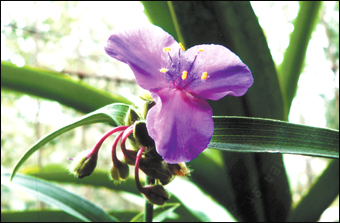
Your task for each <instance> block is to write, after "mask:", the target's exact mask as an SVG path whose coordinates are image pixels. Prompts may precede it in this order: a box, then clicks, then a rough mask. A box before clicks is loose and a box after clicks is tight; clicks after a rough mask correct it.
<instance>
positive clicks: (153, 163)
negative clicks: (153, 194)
mask: <svg viewBox="0 0 340 223" xmlns="http://www.w3.org/2000/svg"><path fill="white" fill-rule="evenodd" d="M139 168H140V169H141V170H142V171H143V172H144V173H145V174H146V175H148V176H150V177H152V178H155V179H159V180H160V181H161V183H162V184H163V185H166V184H168V183H170V182H171V180H172V179H173V175H172V173H171V172H170V171H169V170H168V168H167V167H166V166H165V165H164V164H163V162H161V161H158V160H155V159H148V158H141V159H140V163H139Z"/></svg>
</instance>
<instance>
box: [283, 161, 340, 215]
mask: <svg viewBox="0 0 340 223" xmlns="http://www.w3.org/2000/svg"><path fill="white" fill-rule="evenodd" d="M337 196H339V160H333V161H332V162H331V163H330V164H329V165H328V167H327V169H326V170H325V171H324V172H323V174H322V175H321V176H320V177H319V178H318V180H317V182H316V183H315V184H314V185H313V187H312V188H311V189H310V190H309V192H308V193H307V195H306V196H305V197H303V198H302V200H301V201H300V203H299V204H298V205H297V207H296V208H295V209H294V211H293V213H292V215H291V216H290V218H289V221H290V222H302V221H303V222H316V221H318V220H319V218H320V216H321V214H322V213H323V212H324V211H325V210H326V208H328V207H329V205H330V204H331V203H332V202H333V201H334V199H335V198H336V197H337Z"/></svg>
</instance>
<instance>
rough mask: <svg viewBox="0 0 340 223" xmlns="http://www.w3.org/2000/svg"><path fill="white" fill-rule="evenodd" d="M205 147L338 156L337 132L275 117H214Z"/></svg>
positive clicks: (236, 150)
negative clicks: (209, 137)
mask: <svg viewBox="0 0 340 223" xmlns="http://www.w3.org/2000/svg"><path fill="white" fill-rule="evenodd" d="M214 123H215V132H214V135H213V138H212V140H211V143H210V144H209V145H208V148H213V149H221V150H224V151H233V152H265V153H286V154H300V155H309V156H320V157H327V158H339V131H338V130H332V129H326V128H317V127H311V126H305V125H300V124H293V123H288V122H283V121H278V120H271V119H260V118H245V117H215V118H214Z"/></svg>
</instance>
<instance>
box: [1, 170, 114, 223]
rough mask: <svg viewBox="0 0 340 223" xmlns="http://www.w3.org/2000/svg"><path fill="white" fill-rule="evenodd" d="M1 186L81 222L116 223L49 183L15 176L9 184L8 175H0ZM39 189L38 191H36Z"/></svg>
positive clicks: (100, 210)
mask: <svg viewBox="0 0 340 223" xmlns="http://www.w3.org/2000/svg"><path fill="white" fill-rule="evenodd" d="M1 185H4V186H7V187H9V188H11V189H19V190H23V191H25V192H28V193H30V194H33V195H34V196H36V197H38V198H39V199H40V200H41V201H43V202H45V203H47V204H50V205H55V206H57V207H58V208H60V209H61V210H63V211H65V212H67V213H69V214H70V215H72V216H75V217H77V218H79V219H81V220H83V221H95V222H99V221H100V222H108V221H109V222H112V221H117V220H116V219H114V218H112V217H110V216H109V215H107V214H106V212H104V211H103V210H102V209H100V208H99V207H97V206H95V205H94V204H92V203H90V202H88V201H87V200H85V199H83V198H81V197H79V196H77V195H75V194H72V193H70V192H68V191H66V190H64V189H62V188H60V187H57V186H55V185H53V184H51V183H49V182H46V181H43V180H40V179H37V178H36V177H35V178H33V177H29V176H24V175H16V176H15V177H14V178H13V179H12V181H11V182H10V174H9V173H1ZM37 188H39V190H37Z"/></svg>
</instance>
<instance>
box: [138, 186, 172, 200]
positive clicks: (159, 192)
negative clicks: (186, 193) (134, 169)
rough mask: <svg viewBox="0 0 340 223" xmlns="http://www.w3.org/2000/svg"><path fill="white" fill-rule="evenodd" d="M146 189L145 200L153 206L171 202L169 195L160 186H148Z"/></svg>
mask: <svg viewBox="0 0 340 223" xmlns="http://www.w3.org/2000/svg"><path fill="white" fill-rule="evenodd" d="M144 189H146V193H144V196H145V198H146V199H147V200H148V201H149V202H150V203H152V204H157V205H163V204H164V203H165V202H166V201H168V200H169V195H168V193H167V192H166V191H165V189H164V188H163V187H162V186H160V185H156V186H146V187H145V188H144Z"/></svg>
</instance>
